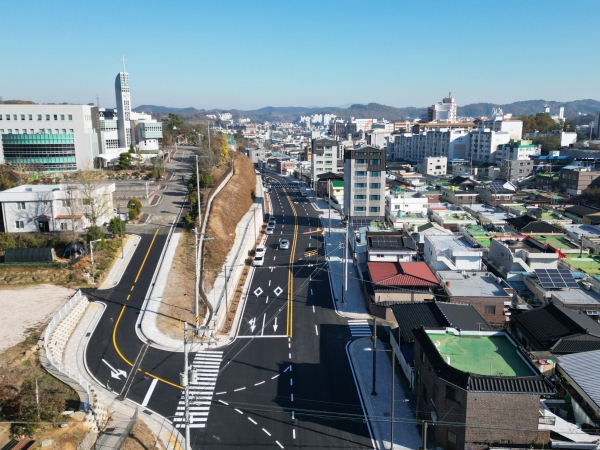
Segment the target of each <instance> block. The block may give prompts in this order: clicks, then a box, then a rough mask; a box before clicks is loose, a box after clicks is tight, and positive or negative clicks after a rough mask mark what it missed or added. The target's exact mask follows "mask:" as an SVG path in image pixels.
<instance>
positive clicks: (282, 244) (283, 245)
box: [279, 239, 290, 250]
mask: <svg viewBox="0 0 600 450" xmlns="http://www.w3.org/2000/svg"><path fill="white" fill-rule="evenodd" d="M279 248H280V249H281V250H287V249H288V248H290V241H288V240H287V239H282V240H281V242H280V243H279Z"/></svg>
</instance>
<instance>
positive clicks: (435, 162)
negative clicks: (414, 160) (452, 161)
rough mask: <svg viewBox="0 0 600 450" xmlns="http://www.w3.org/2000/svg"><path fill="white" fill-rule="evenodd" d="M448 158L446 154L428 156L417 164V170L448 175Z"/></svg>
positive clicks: (430, 173)
mask: <svg viewBox="0 0 600 450" xmlns="http://www.w3.org/2000/svg"><path fill="white" fill-rule="evenodd" d="M447 168H448V158H446V157H445V156H428V157H427V158H425V159H423V160H422V161H420V162H419V164H418V165H417V171H418V172H419V173H422V174H423V175H446V171H447Z"/></svg>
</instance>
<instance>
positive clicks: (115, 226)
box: [107, 217, 125, 236]
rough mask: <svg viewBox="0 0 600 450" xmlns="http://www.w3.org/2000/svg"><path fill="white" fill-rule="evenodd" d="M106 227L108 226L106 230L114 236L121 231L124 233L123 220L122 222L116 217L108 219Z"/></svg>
mask: <svg viewBox="0 0 600 450" xmlns="http://www.w3.org/2000/svg"><path fill="white" fill-rule="evenodd" d="M107 228H108V231H110V232H111V233H112V234H114V235H115V236H116V235H120V234H121V232H122V233H125V222H123V221H122V220H121V219H119V218H118V217H113V218H112V219H110V222H109V223H108V227H107Z"/></svg>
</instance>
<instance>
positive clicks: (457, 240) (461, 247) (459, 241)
mask: <svg viewBox="0 0 600 450" xmlns="http://www.w3.org/2000/svg"><path fill="white" fill-rule="evenodd" d="M427 239H429V241H430V242H431V243H432V244H433V246H434V247H435V249H436V250H437V251H444V250H446V249H448V250H450V251H451V252H452V253H460V252H469V253H472V252H481V251H482V250H481V249H480V248H475V247H473V244H471V243H470V242H469V240H468V239H467V238H466V237H465V236H463V235H460V234H459V235H452V236H450V235H440V234H434V235H431V236H427Z"/></svg>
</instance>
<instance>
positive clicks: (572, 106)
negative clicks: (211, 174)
mask: <svg viewBox="0 0 600 450" xmlns="http://www.w3.org/2000/svg"><path fill="white" fill-rule="evenodd" d="M546 106H548V107H550V113H551V114H553V115H554V114H558V108H559V107H561V106H563V107H564V108H565V117H578V116H579V115H580V114H593V113H595V112H596V111H600V101H597V100H591V99H587V100H575V101H571V102H556V101H546V100H526V101H521V102H515V103H509V104H505V105H499V104H495V103H473V104H470V105H465V106H459V107H458V115H459V116H463V117H464V116H466V117H481V116H489V115H490V114H491V113H492V110H493V109H494V108H501V109H502V110H503V111H504V113H505V114H509V113H511V114H513V116H520V115H521V114H536V113H539V112H543V111H544V108H545V107H546ZM426 110H427V108H424V107H423V108H418V107H412V106H409V107H404V108H396V107H393V106H386V105H381V104H379V103H369V104H367V105H361V104H353V105H351V106H349V107H347V108H341V107H323V108H311V107H302V106H282V107H275V106H266V107H264V108H260V109H255V110H250V111H243V110H237V109H231V110H220V109H213V110H204V109H196V108H192V107H190V108H169V107H166V106H156V105H141V106H138V107H137V108H134V111H137V112H141V111H144V112H149V113H154V114H168V113H174V114H179V115H181V116H182V117H184V118H188V117H189V118H194V119H201V118H202V117H205V116H206V115H207V114H218V113H221V112H231V113H232V114H233V116H234V118H238V117H247V118H250V119H252V121H256V122H264V121H269V122H278V121H279V122H295V121H297V120H298V119H300V116H306V115H312V114H335V115H336V116H338V117H340V118H342V119H350V118H351V117H354V118H356V119H370V118H373V119H381V118H385V119H387V120H390V121H398V120H406V119H413V120H414V119H416V118H418V117H420V116H421V115H423V114H424V113H425V112H426Z"/></svg>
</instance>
